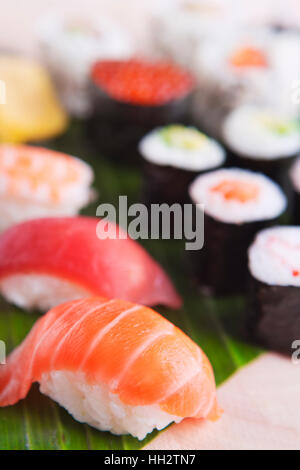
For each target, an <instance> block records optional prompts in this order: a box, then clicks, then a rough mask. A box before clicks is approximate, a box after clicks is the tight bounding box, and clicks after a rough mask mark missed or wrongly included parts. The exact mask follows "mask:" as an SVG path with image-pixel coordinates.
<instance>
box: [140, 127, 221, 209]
mask: <svg viewBox="0 0 300 470" xmlns="http://www.w3.org/2000/svg"><path fill="white" fill-rule="evenodd" d="M139 151H140V154H141V157H142V158H143V161H144V195H145V199H146V201H147V202H149V203H163V202H166V203H169V204H173V203H176V202H179V203H184V202H188V186H189V184H190V183H191V182H192V180H193V179H194V178H195V177H196V175H198V174H199V173H203V172H205V171H207V170H211V169H214V168H217V167H220V166H222V165H223V163H224V161H225V151H224V150H223V148H222V147H221V145H219V144H218V143H217V142H216V141H215V140H213V139H210V138H209V137H207V136H206V135H204V134H202V133H201V132H200V131H199V130H198V129H196V128H195V127H188V126H183V125H180V124H171V125H169V126H165V127H162V128H159V129H155V130H154V131H152V132H150V133H149V134H148V135H146V136H145V137H144V138H143V139H142V140H141V142H140V144H139Z"/></svg>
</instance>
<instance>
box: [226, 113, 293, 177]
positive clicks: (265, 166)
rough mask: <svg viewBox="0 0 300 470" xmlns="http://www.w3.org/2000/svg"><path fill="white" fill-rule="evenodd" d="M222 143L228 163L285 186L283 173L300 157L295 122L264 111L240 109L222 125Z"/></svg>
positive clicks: (285, 116)
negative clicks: (229, 159) (260, 172)
mask: <svg viewBox="0 0 300 470" xmlns="http://www.w3.org/2000/svg"><path fill="white" fill-rule="evenodd" d="M223 140H224V143H225V145H226V146H227V148H228V149H229V152H230V155H229V156H230V158H231V162H232V163H233V164H234V165H237V166H240V167H242V168H249V169H253V170H257V171H262V172H263V173H265V174H267V175H268V176H270V177H271V178H273V179H275V180H277V181H278V182H281V183H282V184H283V183H284V182H285V176H286V170H287V169H288V167H289V166H290V165H291V163H292V161H293V158H294V157H295V156H296V155H299V154H300V126H299V123H298V122H297V120H296V119H292V118H291V117H289V116H287V115H284V114H282V113H281V112H279V111H275V110H271V109H269V108H264V107H256V106H242V107H239V108H237V109H236V110H235V111H233V112H232V113H230V114H229V115H228V116H227V118H226V119H225V121H224V125H223Z"/></svg>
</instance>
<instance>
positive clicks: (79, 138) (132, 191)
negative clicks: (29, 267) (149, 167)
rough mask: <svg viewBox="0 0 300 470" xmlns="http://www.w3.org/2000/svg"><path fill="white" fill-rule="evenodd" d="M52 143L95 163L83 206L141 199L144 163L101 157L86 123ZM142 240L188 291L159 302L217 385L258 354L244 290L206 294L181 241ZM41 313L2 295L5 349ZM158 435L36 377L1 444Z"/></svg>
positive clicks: (8, 418)
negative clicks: (103, 425)
mask: <svg viewBox="0 0 300 470" xmlns="http://www.w3.org/2000/svg"><path fill="white" fill-rule="evenodd" d="M49 146H50V147H51V148H55V149H57V150H62V151H65V152H68V153H71V154H73V155H77V156H79V157H81V158H83V159H85V160H87V161H88V162H89V163H91V164H92V165H93V167H94V170H95V173H96V182H95V188H96V190H97V192H98V197H97V201H95V202H94V203H93V204H92V205H91V206H90V207H89V208H88V209H87V210H86V211H84V213H85V214H88V215H93V216H95V215H96V207H97V205H98V204H99V203H101V202H111V203H114V204H116V205H117V203H118V196H119V195H127V196H128V204H130V203H133V202H137V201H139V197H140V191H141V176H140V171H139V170H138V169H136V168H134V167H128V166H125V165H120V164H116V163H112V162H108V161H107V160H105V159H104V158H101V156H100V155H98V154H97V152H95V150H94V149H93V148H92V147H90V144H89V142H88V139H87V135H86V129H85V124H84V123H81V122H78V121H76V122H73V124H72V126H71V128H70V130H69V131H68V133H67V134H66V135H65V136H64V137H63V138H60V139H58V140H57V141H55V142H52V143H50V144H49ZM124 158H125V157H124ZM143 244H144V246H145V248H146V249H147V250H148V251H149V252H150V253H151V254H152V255H153V256H154V257H155V258H156V260H157V261H159V262H160V263H161V264H162V265H163V266H164V267H165V269H166V270H167V272H168V273H169V275H170V276H171V277H172V279H173V280H174V282H175V284H176V286H177V288H178V290H179V292H180V293H181V294H182V296H183V298H184V307H183V308H182V309H181V310H180V311H171V310H168V309H158V310H159V311H160V313H162V314H163V315H165V316H166V317H167V318H168V319H169V320H171V321H172V322H174V323H175V324H176V325H178V326H179V327H180V328H182V329H183V330H184V331H185V332H186V333H187V334H188V335H189V336H190V337H191V338H192V339H193V340H194V341H196V342H197V343H198V344H199V345H200V346H201V347H202V349H203V350H204V351H205V352H206V354H207V355H208V357H209V359H210V361H211V363H212V365H213V368H214V372H215V377H216V382H217V384H218V385H219V384H221V383H222V382H224V381H225V380H226V379H227V378H228V377H230V376H231V375H232V374H233V373H234V372H235V371H237V370H238V369H239V368H240V367H242V366H244V365H245V364H247V363H248V362H249V361H251V360H252V359H254V358H255V357H257V356H258V355H259V354H260V350H259V349H258V348H257V347H255V346H253V345H250V344H248V343H247V341H246V340H244V339H243V337H244V335H243V315H244V309H245V301H244V299H243V298H240V297H238V298H227V299H213V298H203V297H201V296H200V295H199V293H198V292H197V290H196V289H195V287H194V286H193V285H192V283H191V282H190V281H189V279H188V276H187V275H186V274H185V272H184V269H183V266H184V247H183V243H182V242H180V241H167V240H155V241H153V240H152V241H150V240H146V241H144V242H143ZM37 318H38V314H37V313H34V312H32V313H28V312H23V311H22V310H20V309H17V308H15V307H13V306H10V305H8V304H7V303H5V301H4V300H1V302H0V340H2V341H4V342H5V343H6V346H7V352H9V351H10V350H11V349H12V348H14V347H15V346H16V345H18V344H19V343H20V342H21V341H22V339H23V338H24V337H25V336H26V334H27V333H28V332H29V330H30V328H31V327H32V325H33V324H34V322H35V321H36V319H37ZM162 432H163V431H162ZM156 435H157V432H153V433H152V434H151V435H150V436H148V437H147V438H146V439H145V440H144V441H138V440H137V439H134V438H132V437H130V436H114V435H112V434H110V433H106V432H99V431H97V430H95V429H93V428H91V427H89V426H87V425H84V424H81V423H78V422H77V421H75V420H74V419H73V418H72V417H71V416H70V415H69V414H68V413H67V412H66V411H65V410H64V409H63V408H61V407H59V406H58V405H57V404H56V403H55V402H53V401H52V400H50V399H49V398H47V397H45V396H43V395H42V394H40V392H39V390H38V386H37V385H34V386H33V387H32V389H31V391H30V393H29V395H28V397H27V398H26V399H25V400H22V401H21V402H20V403H18V404H17V405H15V406H12V407H7V408H2V409H0V449H1V450H3V449H5V450H17V449H31V450H49V449H50V450H57V449H58V450H72V449H77V450H86V449H98V450H99V449H107V450H108V449H109V450H115V449H126V450H134V449H140V448H142V447H143V446H145V445H146V443H147V442H149V440H151V439H153V438H154V437H155V436H156Z"/></svg>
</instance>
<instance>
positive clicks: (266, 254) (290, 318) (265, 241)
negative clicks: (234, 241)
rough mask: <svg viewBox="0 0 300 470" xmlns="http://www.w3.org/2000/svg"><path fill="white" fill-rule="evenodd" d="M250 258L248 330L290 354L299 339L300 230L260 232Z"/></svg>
mask: <svg viewBox="0 0 300 470" xmlns="http://www.w3.org/2000/svg"><path fill="white" fill-rule="evenodd" d="M248 257H249V271H250V275H251V280H252V282H251V288H250V291H249V309H248V313H249V316H248V327H249V331H250V333H251V335H252V336H254V338H255V339H256V340H258V341H259V342H260V343H261V344H263V345H264V346H266V347H268V348H271V349H274V350H277V351H280V352H284V353H286V354H291V353H292V347H293V346H292V345H293V342H294V341H295V340H299V339H300V227H292V226H289V227H287V226H282V227H273V228H269V229H267V230H263V231H261V232H260V233H258V235H257V236H256V238H255V241H254V242H253V244H252V245H251V247H250V249H249V253H248Z"/></svg>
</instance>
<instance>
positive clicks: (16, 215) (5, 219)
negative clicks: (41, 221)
mask: <svg viewBox="0 0 300 470" xmlns="http://www.w3.org/2000/svg"><path fill="white" fill-rule="evenodd" d="M93 179H94V175H93V170H92V169H91V167H90V166H89V165H88V164H87V163H85V162H83V161H82V160H80V159H78V158H75V157H71V156H69V155H66V154H64V153H60V152H54V151H52V150H48V149H45V148H39V147H33V146H26V145H0V231H2V230H4V229H6V228H8V227H10V226H11V225H13V224H16V223H18V222H21V221H23V220H28V219H34V218H39V217H47V216H48V217H49V216H70V215H76V214H77V213H78V212H79V210H80V209H81V208H83V207H84V206H85V205H87V204H88V203H89V202H90V200H91V197H92V191H91V188H90V185H91V183H92V181H93Z"/></svg>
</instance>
